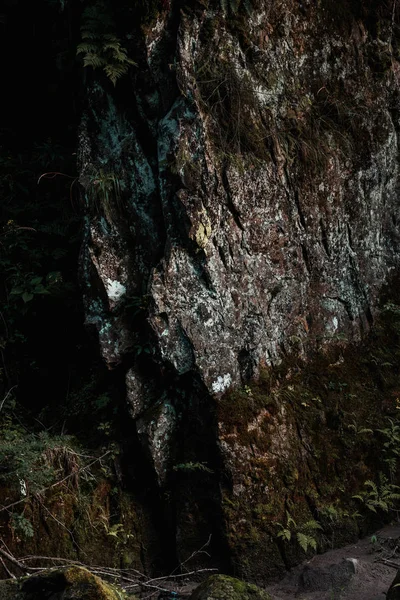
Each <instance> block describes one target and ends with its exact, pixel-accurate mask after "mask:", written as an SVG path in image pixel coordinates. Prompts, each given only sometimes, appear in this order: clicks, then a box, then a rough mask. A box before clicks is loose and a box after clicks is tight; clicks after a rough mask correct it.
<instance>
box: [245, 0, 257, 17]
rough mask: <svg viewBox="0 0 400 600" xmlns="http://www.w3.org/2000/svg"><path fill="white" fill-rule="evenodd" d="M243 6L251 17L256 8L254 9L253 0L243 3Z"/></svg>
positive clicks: (246, 0)
mask: <svg viewBox="0 0 400 600" xmlns="http://www.w3.org/2000/svg"><path fill="white" fill-rule="evenodd" d="M243 6H244V9H245V11H246V12H247V14H248V15H249V17H250V16H251V13H252V12H253V10H254V8H253V4H252V2H251V0H244V2H243Z"/></svg>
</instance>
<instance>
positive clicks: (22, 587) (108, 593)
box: [0, 567, 134, 600]
mask: <svg viewBox="0 0 400 600" xmlns="http://www.w3.org/2000/svg"><path fill="white" fill-rule="evenodd" d="M0 598H1V599H2V600H36V599H37V598H43V599H44V598H52V600H61V599H63V600H122V599H123V598H126V599H128V596H127V595H126V594H124V593H123V592H122V590H117V588H114V587H111V586H109V585H107V584H106V583H105V582H104V581H102V580H101V579H100V578H99V577H96V576H95V575H92V574H91V573H90V572H89V571H87V570H86V569H82V568H80V567H70V568H68V569H65V570H56V569H54V570H49V571H46V572H43V573H40V574H39V575H34V576H32V577H27V578H24V579H21V580H12V581H1V582H0ZM130 598H131V599H132V600H133V598H134V597H133V596H130Z"/></svg>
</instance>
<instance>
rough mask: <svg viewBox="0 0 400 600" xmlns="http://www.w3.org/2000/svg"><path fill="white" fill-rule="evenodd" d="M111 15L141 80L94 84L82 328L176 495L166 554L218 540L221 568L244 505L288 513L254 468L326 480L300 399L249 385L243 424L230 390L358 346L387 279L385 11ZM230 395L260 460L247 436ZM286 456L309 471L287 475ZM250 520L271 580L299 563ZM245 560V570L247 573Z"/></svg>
mask: <svg viewBox="0 0 400 600" xmlns="http://www.w3.org/2000/svg"><path fill="white" fill-rule="evenodd" d="M119 4H120V15H119V19H120V26H121V27H122V28H123V29H124V31H125V32H126V34H127V35H128V36H130V37H129V39H133V41H132V42H131V48H130V50H131V52H132V55H133V56H134V57H135V60H137V63H138V67H137V68H136V70H135V71H134V73H133V75H132V81H128V79H126V80H124V81H121V82H119V83H118V86H120V87H119V88H118V86H117V89H116V91H115V93H114V92H111V89H109V88H108V87H107V84H106V83H105V82H102V81H101V80H97V81H95V82H92V83H90V85H89V87H88V90H87V91H88V108H87V111H86V114H85V117H84V119H83V122H82V127H81V136H80V182H81V184H82V186H83V188H84V190H85V198H86V204H87V209H88V211H87V212H88V218H87V225H86V239H85V243H84V247H83V252H82V278H83V280H84V284H85V302H86V313H87V319H86V320H87V324H88V326H91V327H93V328H95V330H96V331H97V333H98V337H99V344H100V349H101V353H102V356H103V358H104V360H105V361H106V363H107V365H108V366H109V368H110V369H113V368H118V369H119V371H118V372H119V373H120V377H121V380H122V379H124V382H125V388H126V400H127V403H128V405H129V410H130V413H131V417H132V435H133V436H136V437H137V439H138V441H139V444H140V445H141V448H142V452H143V456H142V457H140V459H138V460H140V461H142V462H143V465H144V467H143V468H144V469H147V472H148V473H149V477H151V478H152V479H153V480H154V482H155V486H156V488H157V489H159V490H161V491H162V492H163V493H164V492H166V491H167V492H168V493H167V494H166V496H164V498H165V500H164V501H163V502H164V506H165V510H166V513H167V514H168V515H169V517H168V523H169V524H170V533H171V536H172V537H171V540H170V541H171V542H172V539H173V544H174V547H176V548H177V552H178V555H179V556H182V551H183V549H185V550H195V549H197V548H199V547H200V546H201V545H202V543H204V542H205V541H206V540H207V538H208V535H209V534H210V533H212V534H213V543H214V544H216V547H217V548H218V550H217V552H219V554H220V555H225V556H229V553H227V552H225V551H226V548H227V544H228V542H227V539H228V538H229V536H228V538H227V535H226V533H227V529H228V531H230V533H231V534H232V532H234V530H235V528H239V530H240V528H241V525H240V523H241V516H242V515H241V513H242V510H243V506H244V505H246V506H247V507H249V506H250V505H252V503H253V502H255V498H259V497H260V496H261V495H262V494H263V495H264V496H265V497H266V498H267V499H266V501H265V502H256V503H255V504H254V505H252V506H253V508H254V509H255V510H259V511H260V508H259V507H260V506H261V505H262V506H264V508H263V509H262V510H263V511H264V509H265V511H264V512H265V514H264V513H263V517H262V518H263V519H264V520H267V521H272V522H273V523H275V522H276V520H277V518H284V515H285V507H284V503H285V502H286V500H285V495H284V494H283V495H282V497H281V502H280V505H279V511H278V512H279V513H280V516H278V517H277V516H276V514H275V513H274V514H272V513H271V503H270V500H269V499H268V498H269V496H270V495H271V493H272V492H271V483H270V482H266V481H265V480H264V479H263V476H260V477H259V481H258V482H255V480H254V477H253V476H250V475H249V476H246V475H245V474H246V473H247V474H249V473H251V472H253V471H254V469H253V467H254V464H253V463H254V460H257V461H258V471H257V470H256V471H254V472H256V473H259V472H261V471H263V472H266V471H267V472H269V474H270V477H271V479H273V478H274V477H277V478H278V479H279V480H280V481H282V480H283V481H284V482H285V484H284V487H285V488H287V487H288V486H289V487H290V485H291V484H290V483H288V481H287V479H288V477H289V479H290V478H291V481H292V483H293V481H295V480H296V478H300V480H303V479H305V480H307V486H305V487H309V482H310V481H311V480H312V479H313V477H314V481H315V480H316V479H318V478H319V477H320V475H321V474H320V472H319V471H318V469H319V468H320V467H318V468H317V470H316V471H315V468H313V467H312V466H310V456H309V452H308V446H307V445H308V444H309V439H308V438H306V437H304V432H302V428H301V427H300V428H299V427H298V422H297V421H296V416H293V414H292V413H291V412H290V406H289V407H288V406H286V405H285V403H284V402H281V403H279V401H278V404H276V402H275V403H274V404H275V407H274V408H273V407H272V405H271V403H270V401H269V400H268V399H265V398H264V401H263V403H261V404H260V403H257V402H256V401H255V400H254V395H253V397H251V394H252V392H251V390H250V392H246V393H247V401H246V396H244V397H243V395H242V397H241V398H242V404H241V405H240V406H241V407H242V406H244V409H243V410H241V409H240V411H239V410H238V406H239V400H238V398H236V400H235V399H234V398H232V397H230V396H226V395H224V394H226V393H227V392H230V391H231V390H232V389H234V388H235V387H238V386H246V385H247V383H248V382H249V380H250V379H251V378H254V377H255V378H256V377H257V376H258V375H259V374H260V369H261V371H262V370H263V369H264V368H266V367H270V366H271V365H279V363H280V362H281V360H282V358H284V357H286V356H288V355H291V354H294V355H296V356H301V357H304V358H305V357H307V356H308V355H309V354H310V353H311V352H312V351H314V350H316V349H318V348H319V349H321V348H322V349H324V348H326V347H327V346H329V345H332V344H335V343H336V344H337V343H338V342H340V343H342V342H343V338H346V340H347V341H355V340H359V339H360V337H361V336H362V335H363V334H364V333H366V332H367V331H368V330H369V328H370V327H371V325H372V324H373V322H374V319H375V317H376V313H377V307H378V298H379V293H380V290H381V288H382V286H383V284H384V283H385V281H386V280H387V278H388V276H389V275H390V274H391V273H392V272H393V271H394V270H395V269H396V267H397V266H398V259H399V248H398V231H397V228H398V223H399V206H398V131H399V94H398V92H399V66H400V63H399V62H398V41H397V38H396V32H397V29H396V27H395V26H394V23H395V19H397V13H396V10H394V11H392V10H391V9H390V8H389V7H387V6H386V4H384V3H382V5H381V4H380V3H373V2H371V3H359V2H356V1H354V2H351V1H350V0H348V1H347V0H341V1H340V2H339V3H333V2H331V1H330V0H321V2H319V3H316V2H313V1H312V0H304V1H303V2H298V0H281V1H279V2H275V3H273V4H271V3H270V2H269V1H267V0H265V1H263V0H253V1H252V2H249V1H247V2H243V3H239V2H236V3H235V2H232V1H231V2H219V1H216V0H215V1H211V0H210V1H207V0H201V1H193V2H187V3H182V2H178V1H175V0H173V1H171V2H169V1H163V2H160V3H159V4H157V3H153V4H154V6H155V10H154V14H153V15H152V18H150V19H147V21H146V22H142V24H141V27H139V26H138V23H137V19H135V15H134V14H133V13H134V9H132V8H128V7H127V6H126V5H125V3H124V2H122V1H121V2H120V3H119ZM153 4H152V6H153ZM337 358H338V359H339V362H340V360H341V357H340V356H338V357H337ZM333 364H334V361H333V362H332V363H331V364H330V367H329V368H332V369H334V367H332V365H333ZM326 368H327V365H326ZM335 385H336V384H335ZM245 389H246V388H245ZM291 392H293V390H290V389H289V390H287V397H286V400H288V397H290V393H291ZM294 395H296V393H294ZM224 398H225V404H224ZM226 398H231V400H230V401H232V402H233V403H234V402H236V405H234V406H233V410H232V414H236V415H237V413H238V412H241V414H242V416H244V415H246V416H245V419H247V421H246V424H245V426H246V428H247V432H251V431H256V433H257V436H258V440H260V437H261V438H262V437H263V443H260V444H258V447H255V446H254V444H253V442H252V440H251V439H250V438H249V436H247V437H246V439H245V441H243V439H239V437H238V435H237V430H235V427H236V426H235V424H234V423H229V412H230V408H229V402H230V401H228V405H227V403H226ZM243 398H244V400H245V402H244V404H243ZM309 400H310V399H308V400H307V399H304V398H301V397H300V398H299V406H300V405H301V404H302V403H303V402H305V404H306V406H308V405H309V404H310V403H309ZM314 400H315V398H314ZM289 403H290V399H289ZM308 403H309V404H308ZM311 404H312V403H311ZM314 404H315V405H316V408H315V414H314V413H313V414H314V417H315V418H316V419H320V421H319V422H320V425H321V426H322V428H324V427H326V426H327V422H326V420H325V421H324V419H326V415H325V416H324V415H323V414H322V413H323V411H322V412H321V411H320V412H321V414H319V412H318V411H319V409H318V406H317V404H316V401H315V402H314ZM246 406H247V408H249V407H250V413H251V414H247V413H246ZM318 415H319V416H318ZM332 418H333V419H335V418H337V415H336V416H335V415H333V417H332ZM328 420H329V419H328ZM271 421H272V425H271V426H269V425H265V423H266V422H268V423H269V422H271ZM227 423H228V424H227ZM263 424H264V425H263ZM338 428H339V425H338ZM236 429H237V428H236ZM328 429H329V425H328ZM331 429H334V426H333V427H331ZM260 432H261V433H260ZM250 437H251V436H250ZM294 448H296V449H297V450H294ZM277 455H278V456H280V458H281V459H282V460H283V459H285V457H286V458H288V459H290V457H292V458H293V457H294V456H295V457H296V460H297V461H300V463H299V462H298V465H299V466H298V467H293V469H292V468H290V473H289V475H288V474H287V473H285V474H284V475H277V470H276V464H275V463H274V462H273V461H274V460H275V457H276V456H277ZM271 457H272V458H271ZM271 461H272V462H271ZM307 461H308V462H307ZM281 462H282V461H281ZM286 462H289V463H290V464H292V461H291V460H289V461H286ZM293 462H295V461H293ZM317 462H318V461H317ZM327 464H329V462H328V463H327ZM292 466H293V465H292ZM303 466H304V468H303ZM274 469H275V470H274ZM327 471H328V474H327V473H325V474H324V475H322V479H323V478H324V477H328V478H330V477H331V475H329V468H328V469H327ZM304 473H305V475H304ZM310 473H311V474H310ZM313 473H314V474H313ZM315 473H317V475H315ZM364 475H365V473H364V474H363V478H362V480H364V479H365V477H364ZM252 477H253V478H252ZM257 477H258V475H257ZM325 481H326V480H325ZM310 485H311V484H310ZM224 486H225V487H228V488H230V490H231V491H230V492H229V494H228V495H226V494H224V493H223V491H222V492H221V490H223V489H224ZM292 487H293V486H292ZM311 487H312V491H311V492H310V493H308V496H307V498H308V499H307V501H306V500H305V497H306V495H305V493H304V490H303V492H302V498H303V500H302V502H303V504H302V505H301V506H302V507H304V510H303V508H302V510H301V511H300V512H302V515H301V518H302V519H303V520H305V521H307V520H309V517H310V513H311V514H312V513H313V510H314V509H315V502H314V500H313V493H314V492H315V488H317V489H318V487H319V492H315V493H317V494H319V495H321V496H324V491H323V490H322V491H321V488H323V487H324V484H322V485H321V483H318V482H317V483H315V484H312V486H311ZM329 497H330V498H332V494H331V491H330V492H329ZM272 504H273V503H272ZM286 508H287V506H286ZM246 510H247V508H246ZM282 515H283V516H282ZM260 518H261V517H260ZM251 519H252V517H249V516H248V515H246V517H245V518H244V521H245V522H246V523H247V524H246V528H245V529H246V533H245V536H243V535H242V536H241V537H242V539H246V540H247V542H248V544H249V545H253V546H254V548H255V552H256V553H257V555H258V558H259V560H260V561H261V563H263V562H264V563H265V561H266V560H267V559H268V564H269V565H272V566H269V567H268V569H270V571H271V572H272V573H277V572H281V571H282V570H283V569H284V568H285V566H288V564H291V562H292V561H296V560H297V559H296V558H295V557H293V558H290V557H289V558H288V557H287V556H284V557H283V558H282V548H281V547H279V544H278V545H277V544H276V540H275V541H272V538H271V536H270V534H268V535H267V537H262V536H261V537H260V536H259V535H258V534H257V535H256V534H254V535H253V534H252V523H251ZM242 520H243V519H242ZM253 533H254V532H253ZM300 533H301V532H300ZM268 536H269V537H268ZM228 545H229V544H228ZM268 548H270V549H271V548H272V550H268ZM224 553H225V554H224ZM237 554H240V552H237ZM272 555H273V556H272ZM270 559H271V563H270V562H269V561H270ZM228 560H230V559H228ZM236 560H237V563H238V564H240V565H241V566H239V567H238V568H239V572H240V573H247V575H248V576H249V577H252V576H253V575H254V570H258V569H259V563H257V565H258V566H257V565H256V564H255V563H253V564H250V563H252V559H251V558H250V557H249V556H246V554H244V555H241V556H240V557H237V559H236ZM246 561H247V563H248V564H247V566H246V565H244V563H246ZM252 573H253V575H252Z"/></svg>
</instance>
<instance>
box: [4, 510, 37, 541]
mask: <svg viewBox="0 0 400 600" xmlns="http://www.w3.org/2000/svg"><path fill="white" fill-rule="evenodd" d="M10 525H11V528H12V530H13V531H14V533H16V534H17V535H18V536H21V537H22V538H24V539H27V538H33V536H34V534H35V532H34V529H33V525H32V523H31V522H30V521H29V519H27V518H26V517H25V516H24V514H23V513H22V514H18V513H13V514H12V515H11V519H10Z"/></svg>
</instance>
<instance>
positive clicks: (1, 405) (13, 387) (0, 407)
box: [0, 385, 18, 412]
mask: <svg viewBox="0 0 400 600" xmlns="http://www.w3.org/2000/svg"><path fill="white" fill-rule="evenodd" d="M16 387H18V385H13V386H12V388H10V389H9V390H8V392H7V394H6V395H5V396H4V398H3V400H2V401H1V404H0V412H1V411H2V409H3V406H4V402H5V401H6V400H7V398H8V396H9V395H10V394H11V392H12V391H13V390H14V389H15V388H16Z"/></svg>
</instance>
